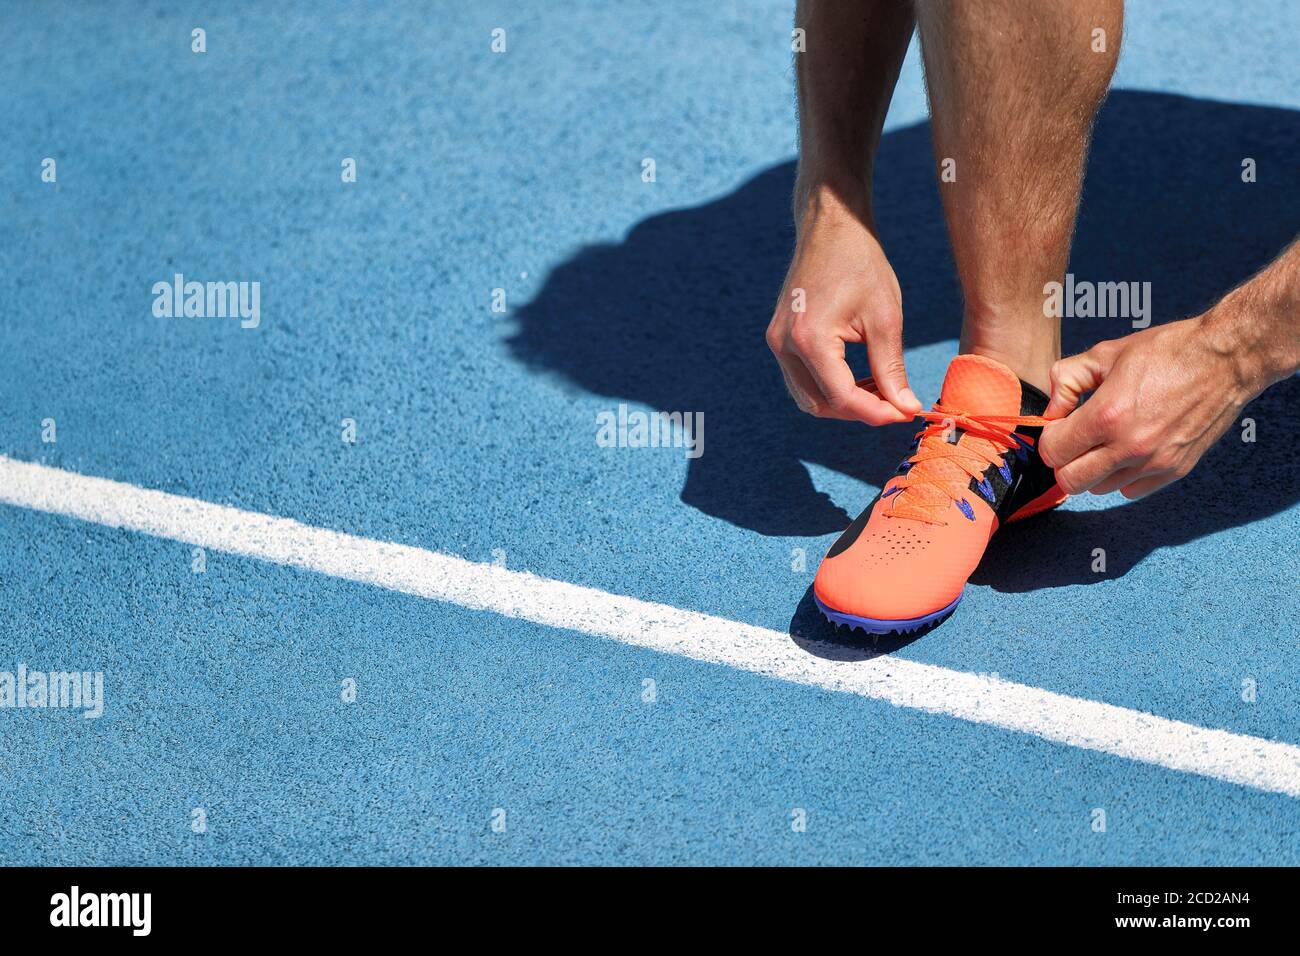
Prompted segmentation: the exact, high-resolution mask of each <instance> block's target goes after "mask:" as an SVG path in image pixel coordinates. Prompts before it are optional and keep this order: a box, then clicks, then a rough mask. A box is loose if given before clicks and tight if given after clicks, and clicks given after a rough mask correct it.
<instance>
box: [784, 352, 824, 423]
mask: <svg viewBox="0 0 1300 956" xmlns="http://www.w3.org/2000/svg"><path fill="white" fill-rule="evenodd" d="M776 361H777V364H779V365H780V366H781V377H782V378H784V379H785V390H786V391H787V392H789V393H790V397H791V398H793V399H794V403H795V405H797V406H798V407H799V410H800V411H801V412H807V413H808V414H809V415H815V414H816V411H815V410H816V409H817V408H821V407H824V406H825V405H826V396H825V395H823V394H822V390H821V389H820V388H818V387H817V383H816V382H814V381H813V377H812V375H811V374H810V373H809V372H808V369H806V368H805V367H804V364H803V362H801V361H800V360H799V357H798V356H794V355H786V354H784V353H778V354H777V356H776Z"/></svg>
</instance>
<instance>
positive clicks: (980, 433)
mask: <svg viewBox="0 0 1300 956" xmlns="http://www.w3.org/2000/svg"><path fill="white" fill-rule="evenodd" d="M916 417H917V418H919V419H924V420H925V421H927V422H929V424H928V425H926V426H925V427H924V428H922V429H921V430H920V431H919V432H917V433H916V435H915V438H916V452H915V453H914V454H913V455H912V456H911V457H909V458H908V459H907V461H906V462H905V465H906V466H907V467H906V471H905V473H904V474H903V475H902V476H901V477H900V478H898V479H896V480H895V481H894V487H893V488H892V489H891V490H890V491H889V492H887V494H888V495H890V496H893V497H894V501H893V503H892V504H891V506H890V507H889V508H888V509H886V510H885V511H884V514H885V516H886V517H890V518H912V519H915V520H918V521H924V522H926V523H927V524H939V525H942V524H947V521H945V520H944V516H945V515H946V514H950V512H949V510H948V509H949V502H950V501H951V502H953V503H961V502H966V496H967V495H968V494H969V493H970V482H971V479H975V480H976V481H983V480H984V471H985V469H986V468H988V466H989V465H997V466H998V467H999V468H1000V469H1002V473H1003V475H1004V476H1005V475H1006V474H1007V473H1008V471H1007V464H1006V462H1004V461H1003V460H1002V455H1003V454H1005V453H1006V452H1008V451H1010V450H1012V449H1016V450H1017V451H1018V452H1019V453H1020V454H1021V456H1022V457H1024V449H1025V448H1027V447H1033V444H1034V443H1033V439H1031V438H1027V437H1026V436H1024V435H1016V434H1014V432H1015V429H1016V428H1018V427H1020V426H1039V427H1041V426H1043V425H1046V424H1047V422H1048V419H1046V418H1041V417H1038V416H1036V415H979V414H976V413H974V412H965V411H959V410H957V409H953V408H947V407H945V406H943V405H941V404H938V403H936V404H935V406H934V407H933V408H932V409H930V411H928V412H920V413H919V414H918V415H917V416H916ZM959 431H960V432H961V433H962V434H961V436H960V437H959V438H957V439H956V440H955V441H954V440H952V439H951V438H950V437H949V436H951V435H956V434H957V433H958V432H959ZM930 489H937V490H935V491H931V490H930ZM969 507H970V503H969V502H966V508H965V509H962V511H963V514H966V516H967V517H971V514H973V513H972V512H969V511H968V509H969Z"/></svg>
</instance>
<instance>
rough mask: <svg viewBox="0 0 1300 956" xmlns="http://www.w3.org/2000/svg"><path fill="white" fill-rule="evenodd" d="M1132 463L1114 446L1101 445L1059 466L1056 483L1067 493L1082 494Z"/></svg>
mask: <svg viewBox="0 0 1300 956" xmlns="http://www.w3.org/2000/svg"><path fill="white" fill-rule="evenodd" d="M1132 464H1133V462H1132V460H1131V459H1128V458H1127V457H1125V456H1124V455H1122V454H1121V453H1119V452H1117V451H1115V450H1114V449H1113V448H1110V447H1108V446H1106V445H1101V446H1099V447H1097V448H1093V449H1091V450H1090V451H1087V452H1085V453H1084V454H1082V455H1080V456H1079V457H1077V458H1075V459H1073V460H1072V461H1070V462H1069V463H1067V464H1065V465H1062V466H1061V467H1060V468H1057V469H1056V483H1057V484H1058V485H1060V486H1061V490H1062V491H1064V492H1065V493H1066V494H1069V495H1080V494H1083V493H1084V492H1085V491H1088V490H1089V489H1090V488H1092V487H1094V486H1095V485H1097V484H1099V483H1101V482H1102V481H1104V480H1105V479H1106V478H1107V477H1109V476H1110V475H1112V474H1114V473H1115V472H1117V471H1119V470H1120V469H1121V468H1126V467H1128V466H1130V465H1132Z"/></svg>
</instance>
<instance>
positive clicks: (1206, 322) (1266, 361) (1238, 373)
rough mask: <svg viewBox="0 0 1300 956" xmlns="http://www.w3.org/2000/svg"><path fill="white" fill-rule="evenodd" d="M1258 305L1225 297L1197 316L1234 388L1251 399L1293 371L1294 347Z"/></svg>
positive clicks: (1208, 341)
mask: <svg viewBox="0 0 1300 956" xmlns="http://www.w3.org/2000/svg"><path fill="white" fill-rule="evenodd" d="M1258 306H1259V304H1258V303H1249V302H1246V301H1243V297H1242V296H1240V295H1235V294H1234V295H1229V296H1227V297H1226V298H1224V299H1223V300H1222V301H1221V302H1219V303H1218V304H1217V305H1215V306H1214V307H1213V308H1211V309H1210V310H1209V311H1208V312H1206V313H1205V314H1204V315H1202V316H1200V318H1199V320H1198V321H1199V322H1200V325H1201V329H1202V333H1203V337H1204V340H1205V342H1206V344H1207V345H1208V346H1209V348H1210V349H1211V350H1212V351H1213V352H1214V353H1215V354H1216V355H1218V356H1220V357H1221V358H1223V359H1225V360H1226V361H1227V362H1228V363H1229V366H1230V368H1231V370H1232V375H1233V377H1234V379H1235V382H1236V384H1237V386H1238V387H1239V388H1240V389H1241V390H1242V391H1244V392H1245V393H1246V394H1247V395H1248V396H1249V397H1250V398H1254V397H1255V396H1256V395H1258V394H1259V393H1260V392H1262V391H1264V389H1266V388H1268V387H1269V386H1270V385H1272V384H1274V383H1275V382H1279V381H1281V380H1282V379H1284V378H1286V377H1288V376H1289V375H1291V374H1293V373H1294V372H1295V370H1296V360H1297V356H1296V354H1295V352H1296V343H1295V342H1294V340H1293V338H1292V337H1290V336H1287V335H1284V334H1282V331H1283V330H1282V329H1280V328H1279V327H1278V324H1277V323H1275V322H1273V321H1271V319H1272V316H1271V315H1269V314H1268V313H1267V312H1265V311H1262V310H1261V309H1260V308H1259V307H1258Z"/></svg>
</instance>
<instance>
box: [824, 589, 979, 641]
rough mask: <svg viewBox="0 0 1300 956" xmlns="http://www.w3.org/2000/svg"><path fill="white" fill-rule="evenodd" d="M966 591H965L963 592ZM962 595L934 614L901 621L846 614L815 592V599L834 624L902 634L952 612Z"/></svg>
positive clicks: (827, 618) (883, 632) (872, 632)
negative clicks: (828, 604)
mask: <svg viewBox="0 0 1300 956" xmlns="http://www.w3.org/2000/svg"><path fill="white" fill-rule="evenodd" d="M963 593H964V592H963ZM961 598H962V596H961V595H960V594H958V595H957V600H955V601H953V602H952V603H951V604H949V605H948V606H947V607H945V608H942V609H940V610H938V611H935V612H934V613H933V614H926V615H924V616H922V617H913V618H907V619H904V620H900V621H889V620H882V619H878V618H874V617H857V616H855V615H853V614H845V613H843V612H842V611H837V610H835V609H834V608H833V607H827V606H826V605H825V604H823V603H822V599H821V598H819V597H818V596H817V592H816V591H814V592H813V600H814V601H816V602H817V607H818V609H819V610H820V611H821V612H822V614H824V615H826V620H828V621H830V622H831V623H832V624H847V625H848V626H849V627H857V628H861V629H862V630H864V631H866V632H867V633H868V634H889V633H890V632H892V631H897V632H898V633H900V634H902V633H904V632H907V631H915V630H916V629H917V628H920V627H924V626H925V625H927V624H931V623H933V622H935V621H937V620H939V619H940V618H942V617H946V616H947V615H949V614H951V613H952V612H953V610H954V609H955V608H956V607H957V605H958V604H960V603H961Z"/></svg>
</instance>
